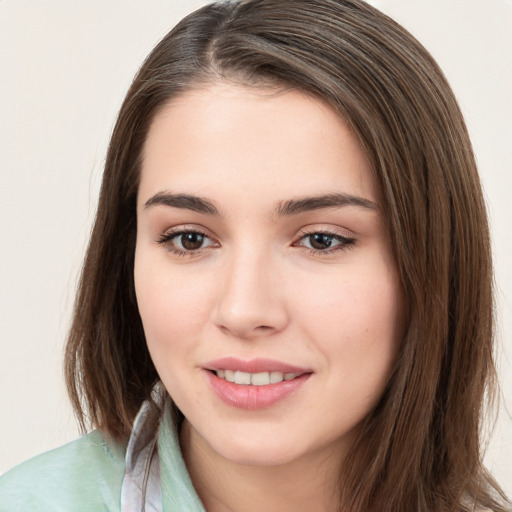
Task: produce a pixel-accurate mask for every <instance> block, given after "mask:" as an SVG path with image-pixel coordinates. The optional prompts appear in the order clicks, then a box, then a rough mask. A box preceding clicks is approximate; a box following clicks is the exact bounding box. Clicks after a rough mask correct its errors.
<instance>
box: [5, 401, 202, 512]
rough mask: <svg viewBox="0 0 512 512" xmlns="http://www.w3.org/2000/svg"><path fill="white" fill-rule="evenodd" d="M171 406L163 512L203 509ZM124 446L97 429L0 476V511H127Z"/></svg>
mask: <svg viewBox="0 0 512 512" xmlns="http://www.w3.org/2000/svg"><path fill="white" fill-rule="evenodd" d="M168 413H169V411H168V410H166V414H165V415H164V420H163V422H162V426H161V428H160V432H159V436H158V451H159V457H160V478H161V482H162V499H163V510H164V512H204V508H203V506H202V504H201V501H200V500H199V498H198V496H197V494H196V492H195V490H194V487H193V485H192V482H191V481H190V477H189V475H188V471H187V468H186V466H185V463H184V461H183V457H182V456H181V451H180V447H179V442H178V439H177V436H176V433H175V432H174V429H173V427H172V422H171V420H170V419H169V416H170V415H169V414H168ZM124 473H125V447H123V446H120V445H116V444H115V443H112V442H110V441H109V442H107V441H106V439H105V437H104V436H103V435H102V434H101V433H100V432H98V431H94V432H91V433H90V434H88V435H87V436H84V437H82V438H81V439H78V440H76V441H73V442H71V443H69V444H67V445H65V446H62V447H61V448H57V449H56V450H52V451H50V452H47V453H44V454H42V455H39V456H37V457H35V458H33V459H31V460H29V461H27V462H24V463H22V464H20V465H19V466H16V467H15V468H13V469H11V470H10V471H8V472H7V473H5V474H4V475H2V476H1V477H0V512H54V511H55V512H122V511H121V506H120V501H121V487H122V484H123V477H124Z"/></svg>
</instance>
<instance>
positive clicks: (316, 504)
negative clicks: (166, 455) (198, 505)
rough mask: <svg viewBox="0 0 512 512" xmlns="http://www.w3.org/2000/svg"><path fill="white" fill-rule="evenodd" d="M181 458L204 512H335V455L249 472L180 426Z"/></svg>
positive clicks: (252, 468)
mask: <svg viewBox="0 0 512 512" xmlns="http://www.w3.org/2000/svg"><path fill="white" fill-rule="evenodd" d="M181 446H182V450H183V457H184V459H185V463H186V465H187V468H188V470H189V473H190V477H191V479H192V482H193V484H194V487H195V488H196V491H197V493H198V495H199V497H200V498H201V500H202V502H203V504H204V507H205V509H206V510H207V511H208V512H256V511H257V512H260V511H261V510H265V511H266V512H288V511H290V512H291V511H294V512H295V511H297V510H301V511H304V512H310V511H311V512H336V511H338V510H339V504H338V497H337V496H338V493H337V489H338V485H339V483H338V482H339V473H340V469H341V465H340V457H339V454H336V456H334V455H333V456H330V457H326V456H325V454H320V453H319V454H309V455H308V456H307V457H303V458H301V459H299V460H295V461H293V462H291V463H288V464H283V465H270V466H262V465H257V466H251V465H243V464H238V463H235V462H232V461H229V460H226V459H224V458H223V457H222V456H221V455H219V454H218V453H216V452H214V451H213V450H212V449H211V447H210V446H209V445H208V444H207V443H206V442H205V441H204V439H203V438H202V437H201V436H200V435H199V434H198V433H197V432H196V431H195V430H194V429H193V428H192V427H191V426H190V424H189V423H188V421H185V423H184V424H183V428H182V431H181Z"/></svg>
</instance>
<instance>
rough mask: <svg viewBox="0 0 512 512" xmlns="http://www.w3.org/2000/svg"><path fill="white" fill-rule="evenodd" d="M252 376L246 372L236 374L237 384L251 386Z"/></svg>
mask: <svg viewBox="0 0 512 512" xmlns="http://www.w3.org/2000/svg"><path fill="white" fill-rule="evenodd" d="M250 383H251V374H250V373H246V372H239V371H238V370H237V371H236V372H235V384H250Z"/></svg>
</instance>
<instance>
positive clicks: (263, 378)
mask: <svg viewBox="0 0 512 512" xmlns="http://www.w3.org/2000/svg"><path fill="white" fill-rule="evenodd" d="M203 369H204V370H206V375H207V376H208V377H209V378H208V381H209V383H210V386H211V389H212V391H214V393H215V395H216V396H217V397H218V398H220V399H221V400H222V401H223V402H224V403H226V404H228V405H230V406H232V407H236V408H238V409H246V410H258V409H265V408H269V407H272V406H274V405H276V404H278V403H281V402H283V401H285V399H289V397H293V396H295V395H296V394H297V393H299V392H300V390H301V389H302V388H303V387H304V385H306V382H307V381H308V380H309V378H310V377H311V376H312V375H313V373H314V372H313V371H312V370H311V369H307V368H300V367H298V366H292V365H290V364H287V363H283V362H280V361H275V360H270V359H252V360H250V361H244V360H241V359H238V358H232V357H226V358H222V359H217V360H215V361H211V362H210V363H208V364H207V365H206V366H205V367H203Z"/></svg>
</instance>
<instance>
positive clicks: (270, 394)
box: [206, 371, 311, 411]
mask: <svg viewBox="0 0 512 512" xmlns="http://www.w3.org/2000/svg"><path fill="white" fill-rule="evenodd" d="M206 373H207V377H208V379H209V381H210V385H211V386H212V388H213V391H214V392H215V393H216V395H217V396H218V397H219V398H220V399H221V400H222V401H223V402H225V403H227V404H228V405H231V406H233V407H238V408H239V409H247V410H251V411H254V410H258V409H265V408H267V407H271V406H273V405H275V404H277V403H278V402H280V401H281V400H284V399H285V398H287V397H289V396H290V395H293V394H294V393H295V392H297V391H298V389H299V388H300V387H301V386H302V385H303V384H304V383H305V382H306V381H307V380H308V379H309V377H310V376H311V373H305V374H303V375H301V376H299V377H297V378H295V379H293V380H283V381H282V382H278V383H276V384H267V385H266V386H252V385H243V384H235V383H234V382H228V381H227V380H225V379H221V378H220V377H217V375H215V373H213V372H211V371H206Z"/></svg>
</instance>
